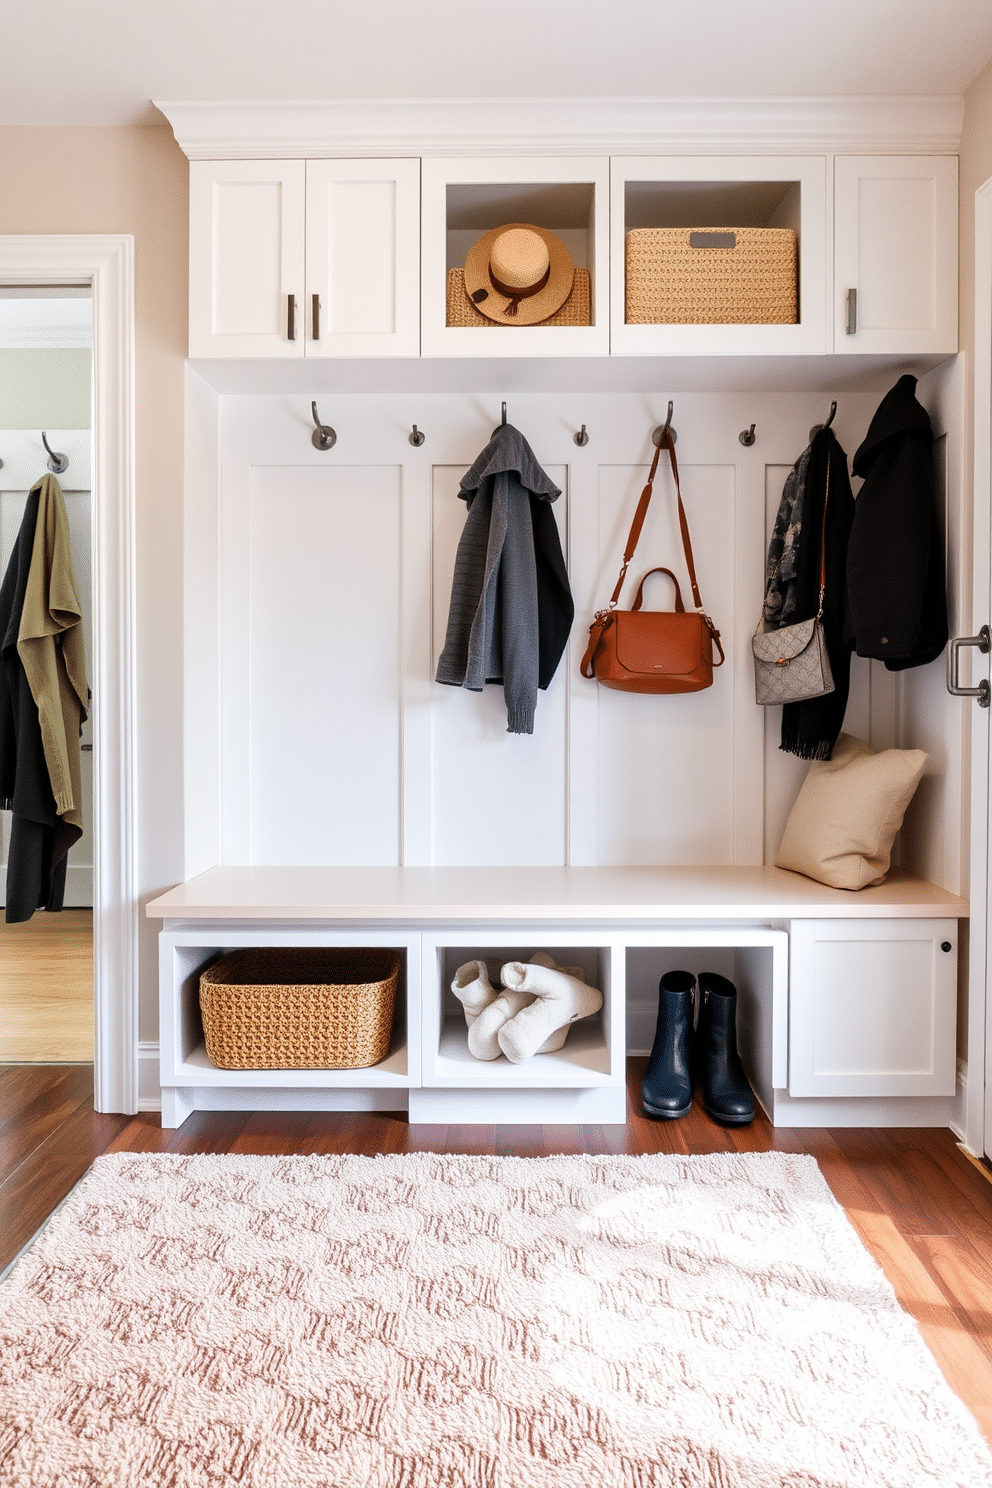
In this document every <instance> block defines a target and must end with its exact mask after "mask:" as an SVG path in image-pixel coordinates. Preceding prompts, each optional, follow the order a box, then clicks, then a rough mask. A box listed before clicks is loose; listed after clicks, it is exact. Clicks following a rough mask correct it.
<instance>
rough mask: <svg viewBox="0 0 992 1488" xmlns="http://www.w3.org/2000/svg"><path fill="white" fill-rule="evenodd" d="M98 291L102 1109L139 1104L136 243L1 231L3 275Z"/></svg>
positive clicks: (97, 940)
mask: <svg viewBox="0 0 992 1488" xmlns="http://www.w3.org/2000/svg"><path fill="white" fill-rule="evenodd" d="M65 280H69V281H71V282H79V283H89V284H90V285H91V286H92V291H93V410H92V428H93V524H92V532H93V537H92V543H93V551H92V556H93V656H92V658H91V661H90V670H91V678H90V680H91V684H92V688H93V695H94V699H95V707H94V729H93V834H94V836H93V850H94V853H93V980H94V1007H95V1014H96V1026H95V1042H94V1105H95V1107H96V1109H97V1110H98V1111H120V1112H124V1113H127V1114H133V1113H134V1112H135V1111H137V1109H138V894H137V881H136V874H137V853H136V835H135V829H136V823H135V801H136V793H135V783H136V770H135V728H134V708H135V700H136V693H135V678H134V668H135V630H134V625H135V607H134V572H135V564H134V239H133V238H132V237H130V236H123V235H120V236H102V235H101V236H89V235H87V236H61V235H58V236H56V235H52V236H37V237H36V236H10V237H0V283H3V282H8V283H17V284H39V285H42V284H45V283H52V282H56V283H60V282H63V281H65Z"/></svg>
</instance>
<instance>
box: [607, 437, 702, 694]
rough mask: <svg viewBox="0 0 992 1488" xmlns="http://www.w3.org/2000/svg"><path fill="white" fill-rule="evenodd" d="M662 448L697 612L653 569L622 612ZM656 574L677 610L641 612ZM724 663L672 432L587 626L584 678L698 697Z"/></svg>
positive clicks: (663, 442) (638, 689) (664, 442)
mask: <svg viewBox="0 0 992 1488" xmlns="http://www.w3.org/2000/svg"><path fill="white" fill-rule="evenodd" d="M663 449H664V450H667V451H668V457H669V459H670V460H671V462H672V474H673V476H674V477H675V494H676V497H677V498H678V506H679V528H680V530H681V533H682V547H683V550H684V552H685V563H686V568H687V569H688V571H689V583H690V584H691V586H692V601H693V604H694V605H695V606H696V612H692V611H687V610H686V608H685V605H684V604H683V603H682V593H681V590H680V589H679V582H678V579H677V578H676V577H675V575H674V574H673V573H672V571H671V569H670V568H649V569H648V571H647V573H645V574H644V576H643V577H642V579H641V582H640V583H639V584H638V586H637V593H636V595H635V596H634V603H633V605H632V607H631V608H630V609H629V610H618V609H617V600H618V599H619V597H620V590H621V589H622V588H623V581H624V579H625V578H626V575H627V566H628V564H629V563H630V560H631V558H632V557H633V556H634V549H635V548H636V547H637V540H638V538H639V537H640V535H641V528H642V527H643V526H644V518H645V517H646V516H647V510H648V504H649V503H650V500H651V492H652V489H653V485H654V476H655V471H656V470H657V468H658V457H659V455H660V454H661V452H662V450H663ZM653 573H663V574H667V575H668V577H669V578H670V579H671V581H672V583H673V584H674V585H675V609H674V610H644V609H642V608H641V604H642V601H643V597H644V580H645V579H646V578H647V577H648V576H649V575H650V574H653ZM714 644H715V645H716V649H717V650H718V651H719V653H720V660H719V661H718V662H716V663H714V661H713V646H714ZM725 660H726V658H725V656H724V654H723V647H722V646H721V644H720V632H719V631H718V630H717V629H716V627H715V626H714V624H713V621H712V620H711V619H710V617H709V615H707V614H706V613H705V611H704V610H703V602H702V600H701V599H700V597H699V585H698V584H697V583H696V568H695V564H694V563H693V561H692V544H691V542H690V541H689V524H688V521H687V520H686V515H685V507H684V506H683V505H682V493H681V491H680V490H679V471H678V465H677V464H676V462H675V446H674V444H673V442H672V436H671V433H670V432H666V433H665V434H664V436H663V437H662V440H661V443H660V444H659V445H658V446H657V447H656V449H655V452H654V459H653V460H652V461H651V470H650V472H649V474H648V482H647V485H646V486H645V487H644V490H643V491H642V492H641V499H640V501H639V502H638V503H637V510H636V512H635V513H634V520H633V522H632V523H631V527H630V533H629V535H628V537H627V546H626V548H625V549H624V554H623V566H622V567H621V569H620V577H619V578H618V579H617V582H616V587H615V588H614V590H613V597H612V598H611V600H610V603H609V605H608V606H607V608H606V609H605V610H597V612H596V618H595V620H594V621H593V623H592V624H591V625H590V627H589V645H588V646H587V647H586V654H585V656H583V658H582V667H581V670H582V675H583V677H589V678H594V679H595V680H596V681H597V682H601V683H602V685H603V686H604V687H614V688H616V689H617V690H618V691H620V692H655V693H658V692H662V693H664V692H699V691H701V690H702V688H704V687H710V686H712V683H713V668H714V665H716V666H722V665H723V663H724V661H725Z"/></svg>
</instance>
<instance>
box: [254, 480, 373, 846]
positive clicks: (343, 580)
mask: <svg viewBox="0 0 992 1488" xmlns="http://www.w3.org/2000/svg"><path fill="white" fill-rule="evenodd" d="M399 484H400V483H399V471H398V470H397V469H396V468H395V467H389V466H387V467H382V466H351V465H349V466H345V467H338V468H335V469H324V470H300V469H292V468H290V469H258V470H255V471H254V472H253V478H252V489H251V509H250V523H251V549H250V568H249V574H250V578H249V583H250V595H249V628H248V645H249V653H250V661H249V687H250V712H249V735H250V741H251V744H250V766H249V771H250V774H249V800H250V819H251V856H252V861H253V862H256V863H266V864H270V863H271V864H275V863H301V864H307V863H334V864H347V863H354V864H396V863H398V861H399V635H400V631H399ZM372 553H374V554H375V561H374V563H372V564H367V562H366V560H367V555H369V554H372Z"/></svg>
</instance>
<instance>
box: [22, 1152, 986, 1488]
mask: <svg viewBox="0 0 992 1488" xmlns="http://www.w3.org/2000/svg"><path fill="white" fill-rule="evenodd" d="M0 1483H2V1484H4V1485H5V1488H6V1485H9V1484H10V1485H17V1488H27V1485H30V1488H38V1485H46V1488H47V1485H51V1488H56V1485H57V1488H201V1485H203V1488H230V1485H232V1484H237V1485H244V1488H566V1485H567V1488H786V1485H787V1488H855V1485H857V1488H869V1485H870V1488H927V1485H941V1488H945V1485H946V1488H951V1485H953V1488H980V1485H988V1484H992V1454H990V1452H989V1450H988V1448H987V1447H986V1445H985V1443H984V1439H983V1438H982V1437H981V1436H980V1434H979V1431H978V1428H977V1426H976V1424H975V1422H974V1420H973V1419H972V1417H971V1416H970V1415H969V1414H968V1412H967V1411H966V1410H965V1408H964V1406H963V1405H961V1404H960V1402H959V1401H958V1399H957V1397H956V1396H955V1395H953V1394H952V1392H951V1390H950V1388H949V1387H948V1386H947V1385H946V1383H945V1382H944V1380H943V1378H942V1376H941V1375H940V1374H939V1372H938V1370H937V1366H936V1364H935V1363H934V1361H933V1359H932V1357H931V1355H930V1354H929V1353H928V1351H927V1349H926V1348H925V1346H924V1345H923V1343H922V1341H921V1339H920V1336H919V1333H918V1331H917V1329H916V1325H915V1323H913V1321H912V1320H911V1319H910V1318H908V1317H907V1316H906V1314H904V1313H903V1312H902V1310H901V1309H900V1307H899V1305H898V1303H897V1301H896V1299H895V1295H894V1293H893V1291H892V1289H891V1287H890V1286H889V1284H888V1282H887V1281H886V1279H885V1277H884V1276H883V1274H882V1272H881V1270H880V1269H879V1267H878V1266H877V1265H876V1263H875V1262H874V1260H872V1258H871V1257H870V1256H869V1255H868V1254H867V1252H866V1251H865V1250H864V1248H863V1246H862V1245H861V1243H860V1241H859V1240H858V1238H857V1236H856V1235H855V1233H854V1231H853V1230H852V1229H851V1227H850V1225H849V1224H848V1221H847V1219H846V1217H845V1215H844V1213H843V1211H842V1210H841V1209H840V1207H839V1206H838V1204H837V1203H836V1202H835V1200H834V1199H833V1197H832V1195H831V1193H830V1191H829V1189H828V1188H827V1186H826V1184H825V1182H824V1181H823V1178H822V1177H821V1175H820V1173H819V1170H818V1168H817V1166H816V1164H815V1162H814V1161H813V1159H812V1158H809V1157H793V1156H785V1155H781V1154H777V1153H761V1154H754V1155H749V1156H738V1155H731V1154H720V1155H718V1156H713V1157H688V1158H680V1157H667V1156H657V1157H640V1158H626V1157H595V1156H585V1157H556V1158H498V1157H458V1156H451V1157H444V1156H435V1155H432V1154H418V1155H412V1156H384V1157H371V1158H365V1157H350V1156H345V1157H239V1156H223V1157H207V1156H205V1157H174V1156H162V1155H145V1154H118V1155H115V1156H110V1157H103V1158H100V1159H98V1161H97V1162H96V1163H95V1164H94V1165H93V1167H92V1169H91V1170H90V1172H89V1173H88V1174H87V1176H86V1177H85V1178H84V1179H83V1181H82V1183H81V1184H80V1185H79V1186H78V1188H77V1189H76V1190H74V1192H73V1193H72V1194H71V1195H70V1197H69V1199H68V1200H67V1202H66V1203H65V1205H64V1206H63V1208H62V1209H61V1210H60V1211H59V1212H58V1213H57V1214H56V1216H55V1218H54V1219H53V1220H52V1221H51V1223H50V1224H49V1226H48V1227H47V1228H46V1230H45V1231H44V1232H43V1233H42V1235H41V1236H40V1237H39V1238H38V1240H37V1241H36V1242H35V1244H34V1246H33V1247H32V1248H31V1250H30V1251H29V1252H28V1253H27V1254H26V1255H25V1256H23V1257H22V1259H21V1260H20V1261H19V1262H18V1264H17V1265H16V1267H15V1268H14V1270H13V1271H12V1272H11V1274H10V1275H9V1277H8V1278H7V1280H6V1281H5V1282H4V1283H3V1285H2V1286H0Z"/></svg>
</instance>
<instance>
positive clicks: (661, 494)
mask: <svg viewBox="0 0 992 1488" xmlns="http://www.w3.org/2000/svg"><path fill="white" fill-rule="evenodd" d="M647 474H648V470H647V469H646V468H644V467H642V466H630V465H606V466H602V467H601V468H600V472H599V531H600V538H599V543H598V551H599V552H600V553H601V554H602V555H603V561H602V563H601V565H600V575H599V581H598V587H599V591H600V593H602V594H603V595H604V597H605V598H608V596H609V594H610V593H611V592H612V588H613V584H614V583H615V582H616V574H617V573H618V572H619V570H620V565H621V562H622V559H623V551H624V544H625V543H626V540H627V534H628V531H629V528H630V522H631V517H632V514H633V512H634V510H635V508H636V505H637V499H638V496H639V495H640V492H641V490H642V488H643V486H644V483H645V480H646V477H647ZM679 476H680V484H681V486H682V495H683V504H684V505H685V509H686V515H687V519H688V524H689V530H690V534H691V538H692V550H693V558H694V561H695V567H696V577H697V581H698V584H699V592H700V597H701V598H702V601H703V608H704V609H705V610H706V612H707V613H708V614H710V615H711V616H712V618H713V621H714V624H715V625H716V627H717V629H718V630H720V631H721V641H722V643H723V645H724V647H725V649H726V650H727V651H728V652H729V654H730V656H731V658H733V656H734V650H735V641H734V633H735V625H734V608H735V600H734V594H735V588H736V583H735V555H734V543H733V540H732V534H733V531H734V501H735V480H734V469H733V467H732V466H726V465H723V466H720V465H705V464H697V463H693V464H691V465H689V464H686V465H684V466H680V470H679ZM658 564H664V566H665V567H667V568H670V569H671V571H672V572H673V573H674V574H675V576H676V578H677V580H678V584H679V589H680V592H681V596H682V602H683V604H684V605H685V607H686V609H687V610H690V611H691V610H692V608H693V598H692V590H691V587H690V584H689V576H688V571H687V568H686V561H685V557H684V554H683V549H682V541H681V537H680V533H679V519H678V507H677V503H676V495H675V485H674V481H673V479H672V475H671V471H670V468H669V465H668V459H667V456H664V455H663V456H662V460H661V461H659V465H658V471H657V474H656V476H655V481H654V489H653V495H652V498H651V504H650V506H649V508H648V512H647V517H646V519H645V522H644V527H643V529H642V531H641V536H640V541H639V542H638V546H637V550H636V552H635V554H634V557H633V558H632V560H631V563H630V568H629V570H628V573H627V579H626V582H625V585H624V589H623V590H622V592H621V595H620V601H619V603H620V606H621V607H622V608H629V607H630V606H631V604H632V603H633V600H634V596H635V594H636V592H637V586H638V584H639V583H640V580H641V577H642V575H644V574H645V573H646V572H647V571H648V570H649V569H650V568H652V567H655V566H656V565H658ZM643 608H644V609H648V610H656V609H657V610H661V609H665V610H670V609H673V608H674V585H673V584H672V581H671V579H670V578H669V577H668V576H667V575H666V574H652V575H651V577H650V578H649V579H648V580H647V583H646V585H645V590H644V605H643ZM714 659H715V660H717V661H718V660H719V655H718V654H717V653H714ZM733 678H734V667H733V664H732V662H731V664H730V665H725V666H723V667H718V668H717V669H716V670H715V672H714V683H713V686H712V687H708V688H705V689H703V690H702V691H700V692H696V693H684V694H681V695H670V696H666V695H659V696H656V695H650V694H643V693H627V692H617V691H614V690H613V689H610V688H605V687H604V688H600V689H599V699H598V702H599V709H598V711H599V727H598V751H597V752H598V757H599V791H598V797H599V821H598V840H599V848H598V854H597V856H598V860H599V862H600V863H604V864H618V865H622V864H625V863H638V864H649V863H686V864H691V863H728V862H733V861H734V846H735V843H734V827H735V799H734V797H735V773H736V771H735V749H736V748H738V747H739V741H738V739H737V736H736V734H737V731H736V729H735V719H734V713H735V697H734V685H733Z"/></svg>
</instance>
